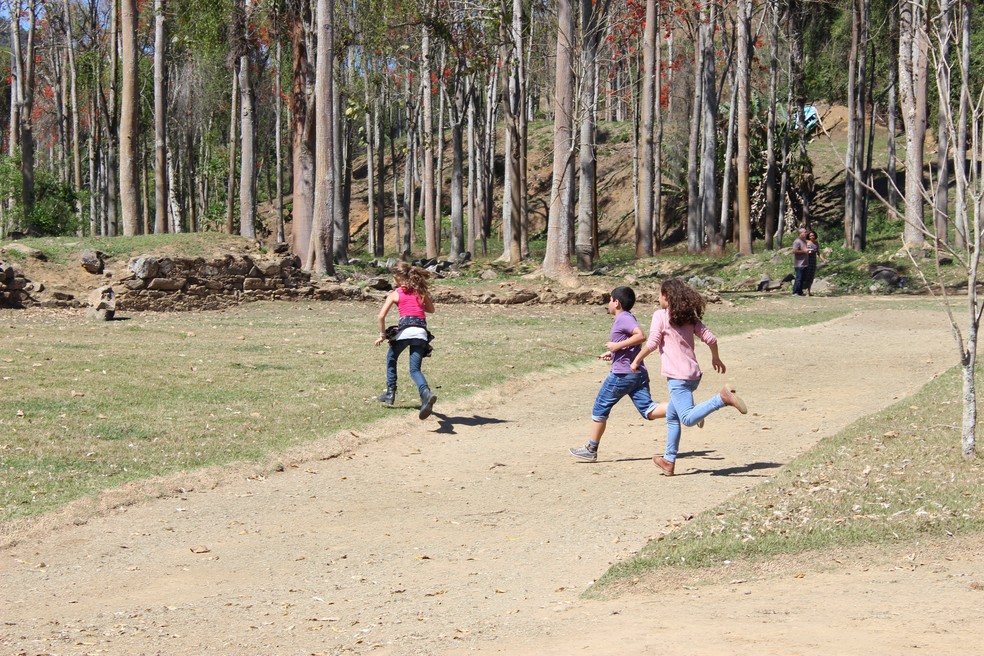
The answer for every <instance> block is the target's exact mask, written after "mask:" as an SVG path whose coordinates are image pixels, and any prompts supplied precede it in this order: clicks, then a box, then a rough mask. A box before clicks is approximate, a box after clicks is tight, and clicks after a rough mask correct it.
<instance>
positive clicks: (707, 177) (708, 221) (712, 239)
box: [700, 3, 724, 255]
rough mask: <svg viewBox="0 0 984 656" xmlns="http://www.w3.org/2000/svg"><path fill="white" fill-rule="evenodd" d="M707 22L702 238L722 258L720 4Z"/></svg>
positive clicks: (703, 25) (709, 13)
mask: <svg viewBox="0 0 984 656" xmlns="http://www.w3.org/2000/svg"><path fill="white" fill-rule="evenodd" d="M706 14H707V20H706V21H705V22H703V23H701V31H702V32H703V33H704V38H703V39H702V41H703V45H704V56H703V57H701V60H702V62H703V82H702V84H703V87H704V88H703V90H702V91H701V94H700V95H701V108H702V110H703V133H702V145H703V153H702V155H701V176H700V195H701V235H702V237H703V243H704V244H707V246H708V247H709V248H710V250H711V253H712V254H714V255H720V254H721V253H722V252H723V249H724V244H723V243H722V241H721V240H720V239H719V236H718V234H717V223H718V217H717V209H718V196H717V142H718V139H717V115H718V99H717V90H716V88H715V82H716V81H717V76H716V74H715V55H714V53H715V48H714V27H715V24H716V23H717V16H716V14H717V5H716V4H714V3H710V4H709V9H708V10H707V11H706Z"/></svg>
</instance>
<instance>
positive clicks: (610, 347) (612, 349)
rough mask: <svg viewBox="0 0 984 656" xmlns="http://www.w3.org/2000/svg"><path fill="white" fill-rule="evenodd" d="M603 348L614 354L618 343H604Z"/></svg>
mask: <svg viewBox="0 0 984 656" xmlns="http://www.w3.org/2000/svg"><path fill="white" fill-rule="evenodd" d="M605 348H606V349H608V351H609V352H610V353H614V352H615V351H617V350H618V342H605Z"/></svg>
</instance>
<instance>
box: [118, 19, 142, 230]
mask: <svg viewBox="0 0 984 656" xmlns="http://www.w3.org/2000/svg"><path fill="white" fill-rule="evenodd" d="M137 19H138V16H137V0H122V2H121V5H120V28H121V34H122V40H121V43H122V51H123V52H122V55H123V93H122V95H121V98H120V211H121V216H122V222H123V235H124V236H131V235H137V234H140V232H141V230H140V205H139V202H138V201H139V198H140V190H139V184H140V179H139V177H138V169H137V166H138V162H139V158H138V152H137V149H138V144H139V143H140V104H139V102H140V98H139V93H140V89H139V86H138V85H139V84H140V80H139V77H138V72H139V70H138V69H139V65H138V64H139V61H138V51H137Z"/></svg>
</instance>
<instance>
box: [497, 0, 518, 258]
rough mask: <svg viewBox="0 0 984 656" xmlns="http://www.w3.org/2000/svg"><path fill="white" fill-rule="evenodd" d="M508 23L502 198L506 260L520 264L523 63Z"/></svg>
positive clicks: (503, 31)
mask: <svg viewBox="0 0 984 656" xmlns="http://www.w3.org/2000/svg"><path fill="white" fill-rule="evenodd" d="M501 7H502V12H503V15H505V13H506V5H505V0H503V1H502V3H501ZM506 30H507V26H506V23H505V21H503V22H502V24H501V25H500V28H499V31H500V39H501V41H502V44H503V45H502V47H501V50H500V59H501V60H502V61H508V62H512V66H511V67H509V68H508V69H507V70H508V76H507V78H506V81H505V83H504V84H503V85H502V107H503V111H504V114H505V127H506V129H505V132H506V149H505V155H506V157H505V160H506V161H505V167H506V171H505V180H504V183H503V198H502V250H503V253H502V259H506V260H508V261H509V263H510V264H516V263H518V262H519V261H520V260H522V258H523V250H522V227H521V223H522V200H521V194H522V187H521V185H520V182H519V178H520V169H521V166H522V161H521V155H520V153H521V147H522V143H521V142H522V139H521V137H520V116H521V114H522V113H523V106H522V104H521V103H522V99H521V98H520V94H519V62H518V60H517V58H519V57H521V55H522V51H519V53H517V50H516V41H515V36H514V35H513V38H512V39H510V38H509V36H510V35H508V34H507V33H506Z"/></svg>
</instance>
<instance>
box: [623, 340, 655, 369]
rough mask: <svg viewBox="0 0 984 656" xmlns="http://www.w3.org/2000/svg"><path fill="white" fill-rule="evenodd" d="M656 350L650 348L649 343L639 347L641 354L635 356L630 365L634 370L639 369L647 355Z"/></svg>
mask: <svg viewBox="0 0 984 656" xmlns="http://www.w3.org/2000/svg"><path fill="white" fill-rule="evenodd" d="M654 350H655V349H651V348H649V345H648V344H646V345H644V346H643V347H642V348H641V349H639V354H638V355H636V356H635V359H634V360H632V364H630V365H629V367H631V368H632V371H639V365H640V364H642V361H643V360H645V359H646V356H647V355H649V354H650V353H652V352H653V351H654Z"/></svg>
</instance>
